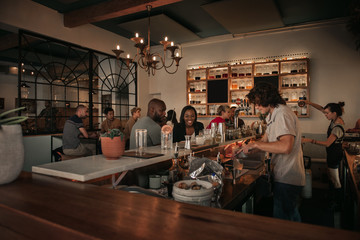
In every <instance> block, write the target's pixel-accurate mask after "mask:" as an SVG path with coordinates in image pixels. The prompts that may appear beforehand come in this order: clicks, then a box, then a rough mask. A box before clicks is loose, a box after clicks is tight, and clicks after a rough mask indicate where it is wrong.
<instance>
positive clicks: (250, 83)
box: [245, 79, 252, 89]
mask: <svg viewBox="0 0 360 240" xmlns="http://www.w3.org/2000/svg"><path fill="white" fill-rule="evenodd" d="M245 89H252V80H251V79H247V80H246V87H245Z"/></svg>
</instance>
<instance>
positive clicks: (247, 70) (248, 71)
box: [245, 66, 251, 76]
mask: <svg viewBox="0 0 360 240" xmlns="http://www.w3.org/2000/svg"><path fill="white" fill-rule="evenodd" d="M245 75H246V76H251V66H249V67H246V68H245Z"/></svg>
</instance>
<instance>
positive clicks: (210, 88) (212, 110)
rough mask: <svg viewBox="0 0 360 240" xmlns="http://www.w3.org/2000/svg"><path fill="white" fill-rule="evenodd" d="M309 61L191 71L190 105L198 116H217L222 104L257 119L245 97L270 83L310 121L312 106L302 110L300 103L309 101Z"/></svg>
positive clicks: (298, 112)
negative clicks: (254, 87)
mask: <svg viewBox="0 0 360 240" xmlns="http://www.w3.org/2000/svg"><path fill="white" fill-rule="evenodd" d="M309 62H310V61H309V58H300V59H292V60H276V61H268V62H260V63H247V64H237V65H226V66H216V67H207V68H197V69H189V70H187V71H186V81H187V84H186V93H187V94H186V97H187V104H189V105H192V106H193V107H194V108H195V109H196V111H197V113H198V117H215V116H216V109H217V107H218V106H219V105H221V104H227V105H229V106H237V105H239V106H242V107H243V110H242V111H240V116H241V117H256V116H258V113H257V112H256V109H255V108H254V106H253V105H250V104H248V101H247V99H246V97H245V96H246V94H248V93H249V91H250V90H251V89H252V88H253V86H254V85H255V84H256V83H258V82H269V83H271V84H273V85H275V86H276V87H277V88H278V89H279V91H280V93H281V94H282V97H283V98H284V99H285V101H286V102H287V104H288V105H289V106H290V107H291V109H292V110H293V111H294V112H295V114H296V115H297V116H298V117H300V118H304V117H305V118H307V117H309V116H310V112H309V107H308V106H305V107H299V106H298V104H297V102H298V101H299V100H305V99H308V100H309V99H310V88H309V83H310V78H309Z"/></svg>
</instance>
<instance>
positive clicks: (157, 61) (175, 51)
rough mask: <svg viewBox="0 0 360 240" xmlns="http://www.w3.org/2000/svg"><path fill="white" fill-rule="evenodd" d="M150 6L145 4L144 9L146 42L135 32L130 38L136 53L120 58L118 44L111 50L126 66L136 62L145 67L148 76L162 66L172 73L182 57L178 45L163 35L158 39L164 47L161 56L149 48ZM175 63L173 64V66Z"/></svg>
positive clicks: (120, 51) (120, 52) (176, 68)
mask: <svg viewBox="0 0 360 240" xmlns="http://www.w3.org/2000/svg"><path fill="white" fill-rule="evenodd" d="M151 8H152V6H151V5H147V6H146V9H147V11H148V38H147V44H145V42H144V38H142V37H139V34H138V33H136V34H135V37H133V38H131V40H132V41H133V42H135V47H136V48H137V53H136V55H135V57H134V58H132V59H131V58H130V54H127V56H126V58H122V57H121V56H120V55H121V54H122V53H123V52H124V51H123V50H121V49H120V45H117V46H116V49H114V50H112V51H113V52H114V53H115V55H116V58H117V59H121V60H123V61H124V62H125V63H126V65H127V67H129V65H130V63H132V62H136V63H137V64H138V66H140V67H141V68H143V69H145V71H146V72H147V73H148V75H149V76H150V73H151V74H152V75H153V76H154V75H155V71H156V70H160V69H162V68H164V69H165V71H166V72H167V73H169V74H174V73H176V72H177V70H178V67H179V62H180V60H181V58H182V51H181V48H179V46H176V45H175V44H174V42H170V41H168V37H165V38H164V40H163V41H160V43H161V45H163V47H164V52H163V56H161V55H160V54H159V53H152V52H151V49H150V11H151ZM167 50H168V51H169V52H170V54H171V55H170V58H171V62H170V64H169V65H166V58H169V57H167V55H166V53H167ZM174 63H175V66H174V67H173V65H174ZM170 68H171V69H170Z"/></svg>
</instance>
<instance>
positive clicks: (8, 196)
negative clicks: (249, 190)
mask: <svg viewBox="0 0 360 240" xmlns="http://www.w3.org/2000/svg"><path fill="white" fill-rule="evenodd" d="M0 238H1V239H152V240H153V239H166V240H169V239H172V240H177V239H179V240H180V239H181V240H183V239H217V240H218V239H224V238H227V239H270V240H271V239H277V240H279V239H280V240H281V239H286V240H288V239H301V240H303V239H307V240H308V239H317V240H319V239H326V240H328V239H336V240H338V239H360V233H357V232H351V231H345V230H338V229H333V228H327V227H322V226H316V225H309V224H304V223H295V222H289V221H284V220H279V219H273V218H268V217H261V216H255V215H250V214H244V213H239V212H233V211H228V210H222V209H215V208H210V207H202V206H197V205H191V204H185V203H179V202H175V201H172V200H168V199H162V198H155V197H151V196H146V195H142V194H134V193H129V192H125V191H119V190H113V189H108V188H104V187H99V186H95V185H90V184H84V183H77V182H71V181H66V180H62V179H58V178H53V177H48V176H43V175H39V174H35V173H22V174H21V176H20V177H19V178H18V179H17V180H16V181H14V182H13V183H10V184H6V185H2V186H0Z"/></svg>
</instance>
